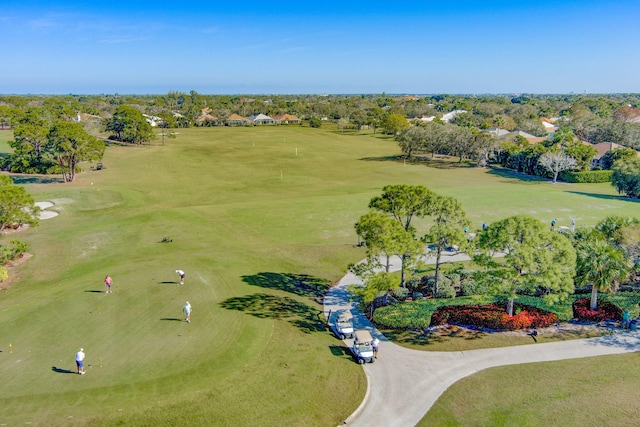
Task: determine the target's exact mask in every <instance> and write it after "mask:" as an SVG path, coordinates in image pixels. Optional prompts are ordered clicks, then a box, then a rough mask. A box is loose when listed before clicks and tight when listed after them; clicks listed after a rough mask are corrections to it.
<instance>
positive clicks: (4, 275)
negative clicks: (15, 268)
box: [0, 266, 9, 282]
mask: <svg viewBox="0 0 640 427" xmlns="http://www.w3.org/2000/svg"><path fill="white" fill-rule="evenodd" d="M8 278H9V272H8V271H7V269H6V268H4V267H2V266H0V282H4V281H5V280H7V279H8Z"/></svg>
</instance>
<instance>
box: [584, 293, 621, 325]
mask: <svg viewBox="0 0 640 427" xmlns="http://www.w3.org/2000/svg"><path fill="white" fill-rule="evenodd" d="M572 308H573V317H574V318H576V319H579V320H586V321H589V322H602V321H605V320H614V319H617V320H620V319H622V309H621V308H620V307H618V306H616V305H614V304H612V303H610V302H609V301H606V300H598V306H597V307H596V309H595V310H591V300H590V299H589V298H580V299H577V300H575V301H574V302H573V305H572Z"/></svg>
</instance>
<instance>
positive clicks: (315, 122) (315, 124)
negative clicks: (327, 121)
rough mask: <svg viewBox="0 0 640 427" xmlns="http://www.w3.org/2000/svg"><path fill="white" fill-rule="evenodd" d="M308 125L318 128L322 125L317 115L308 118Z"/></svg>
mask: <svg viewBox="0 0 640 427" xmlns="http://www.w3.org/2000/svg"><path fill="white" fill-rule="evenodd" d="M309 126H310V127H312V128H319V127H320V126H322V120H320V119H319V118H318V117H311V118H310V119H309Z"/></svg>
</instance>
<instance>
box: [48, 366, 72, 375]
mask: <svg viewBox="0 0 640 427" xmlns="http://www.w3.org/2000/svg"><path fill="white" fill-rule="evenodd" d="M51 370H52V371H53V372H57V373H59V374H76V375H78V373H77V372H76V371H72V370H70V369H62V368H58V367H57V366H52V367H51Z"/></svg>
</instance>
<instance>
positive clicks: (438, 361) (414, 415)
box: [324, 254, 640, 427]
mask: <svg viewBox="0 0 640 427" xmlns="http://www.w3.org/2000/svg"><path fill="white" fill-rule="evenodd" d="M445 259H446V260H450V261H459V260H463V259H465V255H462V254H460V255H451V256H448V257H445ZM466 259H468V258H466ZM426 261H427V262H430V261H433V260H431V259H428V258H427V260H426ZM399 264H400V262H399V259H392V268H391V270H392V271H396V270H398V269H399ZM351 284H362V281H361V280H360V279H359V278H358V277H357V276H355V275H354V274H352V273H347V274H346V275H345V276H344V277H343V278H342V279H341V280H340V282H339V283H338V284H337V285H336V286H334V287H333V288H331V290H329V292H328V293H327V295H326V297H325V301H324V312H325V315H328V314H329V313H335V312H336V311H338V310H349V311H351V313H352V314H353V322H354V327H355V328H356V329H366V330H368V331H369V332H371V335H373V336H377V337H378V338H379V339H380V351H379V355H378V359H376V361H375V363H367V364H365V365H363V367H364V371H365V374H366V375H367V380H368V387H367V393H366V395H365V398H364V400H363V402H362V403H361V404H360V406H359V407H358V409H356V411H355V412H354V413H353V414H351V415H350V416H349V418H347V420H345V424H347V425H349V426H354V427H356V426H370V425H371V424H372V422H373V423H374V424H376V425H380V426H386V427H392V426H398V427H406V426H413V425H415V424H417V423H418V422H419V421H420V420H421V419H422V417H423V416H424V415H425V414H426V413H427V411H428V410H429V409H430V408H431V406H432V405H433V404H434V403H435V402H436V400H437V399H438V398H439V397H440V395H441V394H442V393H443V392H444V391H445V390H446V389H447V388H448V387H449V386H451V385H452V384H453V383H455V382H456V381H458V380H459V379H461V378H464V377H466V376H469V375H472V374H474V373H476V372H478V371H481V370H483V369H486V368H490V367H493V366H503V365H512V364H519V363H531V362H546V361H553V360H561V359H572V358H580V357H590V356H602V355H609V354H620V353H629V352H635V351H639V350H640V334H638V332H637V331H629V332H621V333H617V334H614V335H610V336H606V337H599V338H590V339H583V340H570V341H562V342H553V343H537V344H531V345H522V346H515V347H502V348H495V349H493V348H491V349H481V350H469V351H454V352H429V351H418V350H410V349H406V348H404V347H401V346H399V345H396V344H393V343H392V342H390V341H389V340H387V339H386V338H385V337H384V335H382V334H381V333H380V331H378V330H377V329H376V328H375V326H373V324H372V323H371V322H369V320H368V319H367V318H366V316H365V315H364V314H363V313H362V312H360V311H358V310H357V308H356V306H355V304H354V303H351V302H349V298H348V294H347V287H348V286H349V285H351ZM329 320H330V321H331V322H332V321H333V320H334V318H333V316H331V319H329ZM351 343H352V341H351V340H348V339H347V340H345V344H346V345H347V346H349V347H350V346H351Z"/></svg>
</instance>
